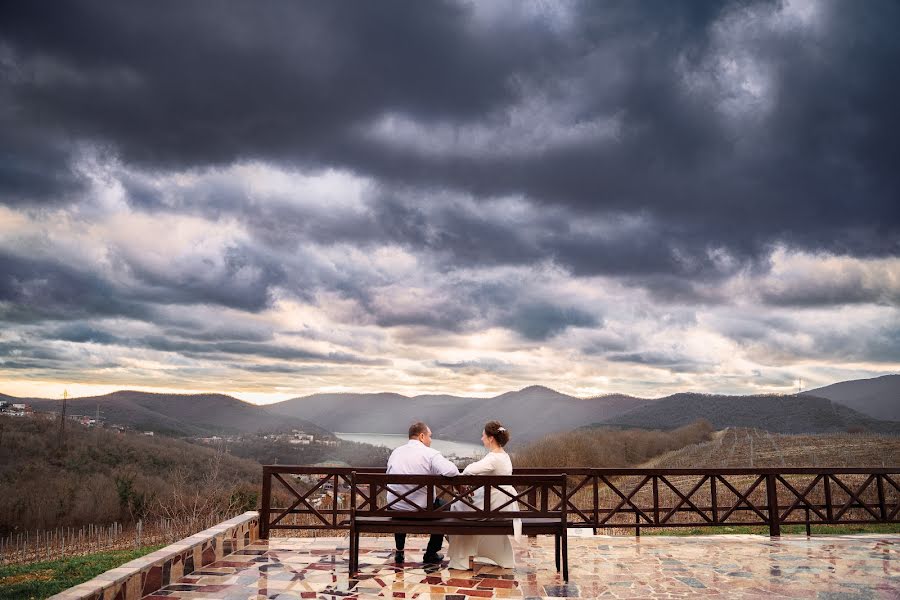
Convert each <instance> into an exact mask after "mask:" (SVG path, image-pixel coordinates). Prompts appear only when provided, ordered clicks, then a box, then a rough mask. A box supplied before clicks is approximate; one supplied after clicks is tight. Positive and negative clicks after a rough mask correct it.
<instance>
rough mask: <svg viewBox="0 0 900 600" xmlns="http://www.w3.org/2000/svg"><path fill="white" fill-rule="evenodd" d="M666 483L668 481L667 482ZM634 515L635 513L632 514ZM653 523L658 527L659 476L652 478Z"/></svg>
mask: <svg viewBox="0 0 900 600" xmlns="http://www.w3.org/2000/svg"><path fill="white" fill-rule="evenodd" d="M667 481H668V480H667ZM634 514H635V515H636V514H637V512H635V513H634ZM653 523H654V524H655V525H659V476H658V475H654V476H653Z"/></svg>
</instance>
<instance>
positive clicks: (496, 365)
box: [434, 358, 519, 375]
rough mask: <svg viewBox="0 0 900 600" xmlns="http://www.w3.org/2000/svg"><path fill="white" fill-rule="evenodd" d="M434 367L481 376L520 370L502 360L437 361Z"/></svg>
mask: <svg viewBox="0 0 900 600" xmlns="http://www.w3.org/2000/svg"><path fill="white" fill-rule="evenodd" d="M434 366H436V367H440V368H442V369H449V370H450V371H456V372H458V373H464V374H466V375H480V374H484V373H512V372H514V371H517V370H519V367H517V366H516V365H513V364H510V363H507V362H504V361H502V360H496V359H490V358H481V359H476V360H463V361H458V362H441V361H435V362H434Z"/></svg>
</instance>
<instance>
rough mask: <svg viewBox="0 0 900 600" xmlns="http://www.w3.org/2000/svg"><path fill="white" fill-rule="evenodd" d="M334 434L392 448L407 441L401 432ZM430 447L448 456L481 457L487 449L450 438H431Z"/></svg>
mask: <svg viewBox="0 0 900 600" xmlns="http://www.w3.org/2000/svg"><path fill="white" fill-rule="evenodd" d="M334 435H336V436H338V438H340V439H342V440H347V441H348V442H361V443H364V444H372V445H373V446H384V447H386V448H390V449H391V450H393V449H394V448H397V447H399V446H402V445H403V444H405V443H406V442H408V441H409V438H408V437H407V436H406V435H404V434H402V433H342V432H339V431H335V432H334ZM431 447H432V448H434V449H435V450H440V452H441V454H443V455H444V456H446V457H448V458H450V457H453V456H456V457H457V458H476V459H477V458H481V457H482V456H484V455H485V453H486V452H487V450H485V449H484V446H482V445H481V444H470V443H467V442H453V441H450V440H439V439H437V438H431Z"/></svg>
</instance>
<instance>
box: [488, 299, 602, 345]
mask: <svg viewBox="0 0 900 600" xmlns="http://www.w3.org/2000/svg"><path fill="white" fill-rule="evenodd" d="M499 323H500V324H501V325H503V326H505V327H508V328H509V329H512V330H513V331H516V332H517V333H519V334H520V335H522V337H525V338H527V339H529V340H533V341H542V340H546V339H549V338H551V337H553V336H555V335H557V334H560V333H562V332H563V331H565V330H566V329H568V328H569V327H596V326H597V325H599V324H600V323H599V322H598V320H597V318H596V317H595V316H594V315H592V314H589V313H587V312H584V311H582V310H579V309H576V308H567V307H562V306H557V305H555V304H551V303H549V302H540V303H524V304H522V305H520V306H517V307H516V308H515V309H514V310H512V311H511V312H510V313H509V314H508V315H505V316H504V317H502V318H501V319H500V320H499Z"/></svg>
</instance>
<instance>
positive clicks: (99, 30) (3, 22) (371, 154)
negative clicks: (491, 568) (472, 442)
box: [0, 0, 900, 402]
mask: <svg viewBox="0 0 900 600" xmlns="http://www.w3.org/2000/svg"><path fill="white" fill-rule="evenodd" d="M898 30H900V4H898V3H897V2H894V1H890V0H885V1H879V0H870V1H866V2H852V1H839V2H827V1H800V0H797V1H784V2H777V1H767V2H712V3H707V2H700V1H690V2H633V1H623V2H600V1H591V2H585V3H580V2H520V1H519V0H514V1H513V0H510V1H501V0H494V1H481V0H478V1H466V0H459V1H455V2H437V1H433V0H429V1H427V2H422V1H418V0H410V1H408V2H388V1H380V2H342V1H331V0H328V1H323V2H312V1H298V2H293V1H291V2H265V3H257V2H250V1H247V2H227V3H223V2H190V3H186V2H180V1H177V2H176V1H171V2H165V1H164V2H125V1H116V2H105V1H104V2H68V1H63V2H40V1H34V2H4V3H3V4H2V8H0V392H5V393H9V394H14V395H42V396H58V395H59V394H61V393H62V390H63V389H64V388H68V390H69V392H70V393H75V394H79V395H80V394H84V393H92V392H103V391H111V390H114V389H120V388H126V387H127V388H132V389H135V388H136V389H148V390H184V391H199V390H215V391H222V392H227V393H233V394H235V395H237V396H238V397H241V398H245V399H251V400H254V401H261V402H265V401H272V400H276V399H283V398H288V397H292V396H295V395H300V394H305V393H312V392H315V391H326V390H354V391H397V392H404V393H425V392H450V393H459V394H479V395H486V394H490V393H495V392H499V391H506V390H509V389H515V388H519V387H523V386H525V385H528V384H532V383H542V384H545V385H549V386H551V387H554V388H556V389H559V390H560V391H564V392H568V393H572V394H576V395H581V396H588V395H595V394H600V393H605V392H627V393H633V394H638V395H644V396H655V395H661V394H665V393H671V392H674V391H678V390H688V389H692V390H698V391H709V392H728V393H755V392H769V391H774V392H787V391H790V390H791V389H793V388H794V387H795V386H796V381H797V379H799V378H802V379H803V380H804V387H806V388H809V387H813V386H816V385H825V384H828V383H832V382H835V381H839V380H844V379H853V378H862V377H870V376H876V375H881V374H885V373H891V372H898V371H900V164H898V157H900V110H898V107H900V78H898V77H897V66H898V64H900V36H898V35H897V31H898Z"/></svg>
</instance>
